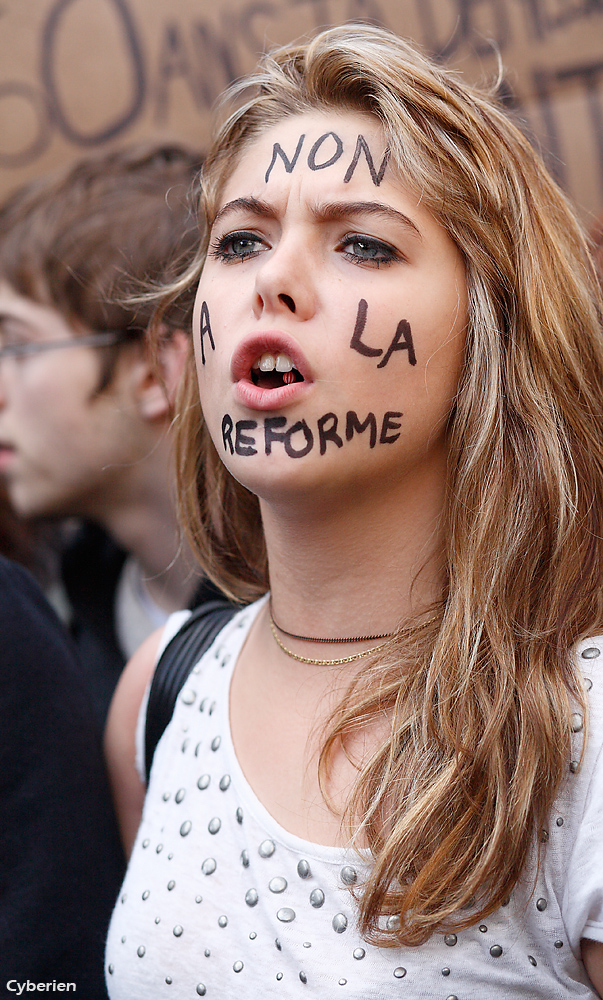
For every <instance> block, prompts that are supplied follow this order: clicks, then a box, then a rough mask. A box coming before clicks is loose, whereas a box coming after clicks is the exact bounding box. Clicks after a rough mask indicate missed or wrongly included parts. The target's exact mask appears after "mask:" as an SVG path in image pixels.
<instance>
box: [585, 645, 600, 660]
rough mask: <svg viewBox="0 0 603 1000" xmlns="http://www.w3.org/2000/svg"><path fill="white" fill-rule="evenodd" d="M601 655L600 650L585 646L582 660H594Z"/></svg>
mask: <svg viewBox="0 0 603 1000" xmlns="http://www.w3.org/2000/svg"><path fill="white" fill-rule="evenodd" d="M600 655H601V650H600V649H597V647H596V646H587V648H586V649H583V650H582V659H583V660H596V659H597V657H598V656H600Z"/></svg>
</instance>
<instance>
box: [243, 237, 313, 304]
mask: <svg viewBox="0 0 603 1000" xmlns="http://www.w3.org/2000/svg"><path fill="white" fill-rule="evenodd" d="M314 268H315V263H314V261H313V259H312V255H311V253H310V248H309V247H305V248H304V247H303V246H302V241H301V239H299V238H297V239H294V238H293V234H291V237H289V238H288V237H286V236H283V237H282V238H281V240H280V241H279V243H278V244H277V245H276V246H275V247H273V248H272V250H271V251H270V252H269V253H267V254H266V256H265V258H264V259H263V260H262V262H261V265H260V267H259V268H258V271H257V273H256V281H255V293H254V294H255V302H254V314H255V317H256V319H259V318H260V317H261V316H262V315H264V314H268V315H271V316H275V317H278V316H279V315H282V314H285V315H286V316H287V317H289V318H290V317H291V316H292V315H294V316H295V318H296V319H297V320H300V321H303V320H307V319H310V318H311V317H312V316H313V315H314V310H315V308H316V288H315V281H314Z"/></svg>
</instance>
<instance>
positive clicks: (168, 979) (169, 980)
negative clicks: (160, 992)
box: [165, 976, 172, 986]
mask: <svg viewBox="0 0 603 1000" xmlns="http://www.w3.org/2000/svg"><path fill="white" fill-rule="evenodd" d="M165 981H166V983H167V984H168V986H171V985H172V977H171V976H166V977H165Z"/></svg>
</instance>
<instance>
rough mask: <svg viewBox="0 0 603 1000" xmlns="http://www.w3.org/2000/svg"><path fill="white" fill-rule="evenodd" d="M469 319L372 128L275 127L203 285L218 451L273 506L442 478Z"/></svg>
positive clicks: (242, 169)
mask: <svg viewBox="0 0 603 1000" xmlns="http://www.w3.org/2000/svg"><path fill="white" fill-rule="evenodd" d="M466 315H467V293H466V282H465V270H464V265H463V260H462V257H461V254H460V252H459V251H458V249H457V248H456V246H455V244H454V243H453V242H452V240H451V239H450V237H449V236H448V234H447V233H446V231H445V230H444V229H443V227H442V226H441V225H440V224H439V222H438V221H437V220H436V219H435V218H434V217H433V215H432V214H431V213H430V212H429V211H428V210H427V209H426V208H425V207H424V206H423V205H422V204H421V202H420V199H417V197H416V196H415V195H413V194H412V193H411V192H410V191H408V190H407V189H406V188H405V187H404V186H403V184H402V183H401V182H400V180H399V179H398V177H397V176H396V173H395V171H394V169H393V167H392V166H391V165H389V164H388V163H387V154H386V148H385V141H384V137H383V133H382V130H381V128H380V126H379V125H378V123H377V122H376V121H375V120H373V119H371V118H369V117H365V116H362V115H358V114H351V113H345V114H343V113H342V114H339V113H336V112H332V113H313V114H304V115H299V116H295V117H291V118H287V119H285V120H283V121H282V122H281V123H280V124H278V125H276V126H274V127H273V128H271V129H269V130H268V131H267V132H265V133H264V134H263V135H262V136H261V137H260V138H258V139H257V141H256V142H255V143H253V145H251V146H250V147H249V148H248V149H247V151H246V152H245V153H244V155H243V156H242V158H241V160H240V162H239V164H238V166H237V168H236V169H235V171H234V173H233V174H232V176H231V178H230V180H229V181H228V182H227V184H226V187H225V189H224V192H223V195H222V198H221V200H220V204H219V211H218V213H217V217H216V220H215V223H214V225H213V227H212V232H211V242H210V252H209V256H208V259H207V263H206V265H205V268H204V271H203V274H202V276H201V280H200V282H199V289H198V293H197V300H196V305H195V314H194V343H195V353H196V361H197V371H198V378H199V390H200V395H201V403H202V407H203V412H204V415H205V419H206V421H207V425H208V428H209V431H210V434H211V436H212V439H213V441H214V444H215V446H216V448H217V450H218V454H219V455H220V457H221V458H222V460H223V461H224V463H225V465H226V466H227V467H228V469H229V470H230V471H231V473H232V474H233V475H234V476H235V478H236V479H238V480H239V481H240V482H241V483H242V484H243V485H244V486H246V487H247V488H248V489H250V490H251V491H252V492H254V493H256V494H257V495H258V496H260V497H262V498H264V499H267V500H269V499H270V498H271V497H274V498H278V497H281V498H285V497H287V498H291V497H292V496H293V495H294V494H296V493H297V495H301V496H305V497H309V498H310V499H311V497H312V496H313V495H314V496H316V492H315V491H316V490H323V491H330V492H333V491H341V490H344V491H348V495H350V496H351V494H349V488H350V486H351V485H353V486H354V487H355V488H358V487H359V486H360V485H362V487H363V488H365V489H376V490H383V489H384V488H385V487H386V486H389V485H391V484H395V483H398V482H401V481H402V480H405V481H406V482H409V481H410V480H409V478H408V477H411V476H413V475H414V476H415V477H417V476H418V479H417V483H420V482H421V481H423V480H424V473H425V469H426V468H427V467H429V468H433V469H434V470H436V471H437V474H438V475H439V474H440V473H441V475H442V476H443V475H444V468H445V461H446V448H447V445H446V433H445V424H446V419H447V416H448V414H449V412H450V408H451V404H452V401H453V399H454V396H455V393H456V390H457V385H458V380H459V375H460V371H461V366H462V362H463V353H464V333H465V326H466ZM309 490H310V493H308V491H309Z"/></svg>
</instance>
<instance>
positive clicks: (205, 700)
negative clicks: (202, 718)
mask: <svg viewBox="0 0 603 1000" xmlns="http://www.w3.org/2000/svg"><path fill="white" fill-rule="evenodd" d="M208 701H209V698H203V699H202V700H201V704H200V705H199V711H200V712H204V711H205V706H206V705H207V703H208Z"/></svg>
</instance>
